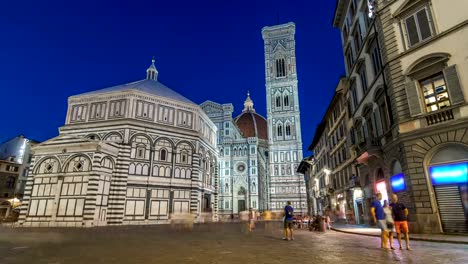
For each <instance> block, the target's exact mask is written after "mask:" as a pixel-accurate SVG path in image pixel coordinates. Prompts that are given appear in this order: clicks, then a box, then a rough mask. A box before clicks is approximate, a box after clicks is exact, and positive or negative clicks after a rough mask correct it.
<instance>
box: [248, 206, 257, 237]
mask: <svg viewBox="0 0 468 264" xmlns="http://www.w3.org/2000/svg"><path fill="white" fill-rule="evenodd" d="M256 219H257V214H256V213H255V211H254V209H253V208H250V209H249V232H252V231H253V229H255V220H256Z"/></svg>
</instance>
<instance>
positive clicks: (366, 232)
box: [332, 225, 468, 244]
mask: <svg viewBox="0 0 468 264" xmlns="http://www.w3.org/2000/svg"><path fill="white" fill-rule="evenodd" d="M332 230H335V231H337V232H343V233H348V234H355V235H362V236H374V237H379V236H380V229H379V228H375V227H369V226H364V225H334V226H333V227H332ZM410 231H411V230H410ZM395 237H396V236H395ZM410 240H419V241H428V242H439V243H452V244H468V235H442V234H441V235H437V234H411V233H410Z"/></svg>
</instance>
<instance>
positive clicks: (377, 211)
mask: <svg viewBox="0 0 468 264" xmlns="http://www.w3.org/2000/svg"><path fill="white" fill-rule="evenodd" d="M380 200H382V194H381V193H377V195H376V200H374V201H373V202H372V207H371V214H372V218H373V220H374V224H377V226H378V227H379V228H380V230H381V234H380V242H381V243H380V244H381V245H380V247H381V248H383V249H388V247H387V240H388V228H387V221H386V220H385V213H384V210H383V207H382V204H381V203H380Z"/></svg>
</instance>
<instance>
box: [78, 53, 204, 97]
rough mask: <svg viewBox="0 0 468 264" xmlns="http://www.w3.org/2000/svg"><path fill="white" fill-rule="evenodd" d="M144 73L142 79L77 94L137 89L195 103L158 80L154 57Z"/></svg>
mask: <svg viewBox="0 0 468 264" xmlns="http://www.w3.org/2000/svg"><path fill="white" fill-rule="evenodd" d="M146 75H147V76H146V79H143V80H139V81H136V82H131V83H125V84H121V85H117V86H112V87H108V88H104V89H99V90H96V91H92V92H88V93H83V94H80V95H79V96H81V95H97V94H104V93H112V92H123V91H130V90H137V91H141V92H145V93H148V94H151V95H156V96H161V97H164V98H167V99H172V100H175V101H180V102H183V103H188V104H195V103H194V102H192V101H191V100H189V99H187V98H186V97H184V96H183V95H181V94H179V93H178V92H176V91H174V90H172V89H171V88H169V87H167V86H165V85H164V84H162V83H160V82H159V81H158V71H157V70H156V67H155V66H154V59H153V60H152V64H151V66H150V67H149V68H148V69H147V70H146Z"/></svg>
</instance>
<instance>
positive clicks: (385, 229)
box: [371, 193, 411, 250]
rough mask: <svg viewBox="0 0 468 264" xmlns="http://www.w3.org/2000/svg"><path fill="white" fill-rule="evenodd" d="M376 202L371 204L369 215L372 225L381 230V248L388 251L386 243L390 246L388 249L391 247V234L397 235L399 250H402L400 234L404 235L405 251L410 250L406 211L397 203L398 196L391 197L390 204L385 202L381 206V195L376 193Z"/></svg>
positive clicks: (403, 206) (401, 204) (402, 205)
mask: <svg viewBox="0 0 468 264" xmlns="http://www.w3.org/2000/svg"><path fill="white" fill-rule="evenodd" d="M376 198H377V199H376V200H375V201H374V202H372V207H371V214H372V217H373V220H374V223H376V224H377V226H378V227H379V228H380V229H381V230H382V233H381V248H383V249H389V248H388V247H387V243H389V244H390V249H395V248H394V247H393V233H395V232H396V233H397V238H398V243H399V245H400V249H403V247H402V243H401V233H403V234H404V235H405V242H406V249H407V250H411V248H410V245H409V236H408V233H409V228H408V209H407V208H406V207H405V205H404V204H403V203H400V202H398V196H397V195H396V194H393V195H392V203H391V204H389V203H388V201H387V200H385V201H384V203H383V205H382V203H381V201H382V194H381V193H377V196H376Z"/></svg>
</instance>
